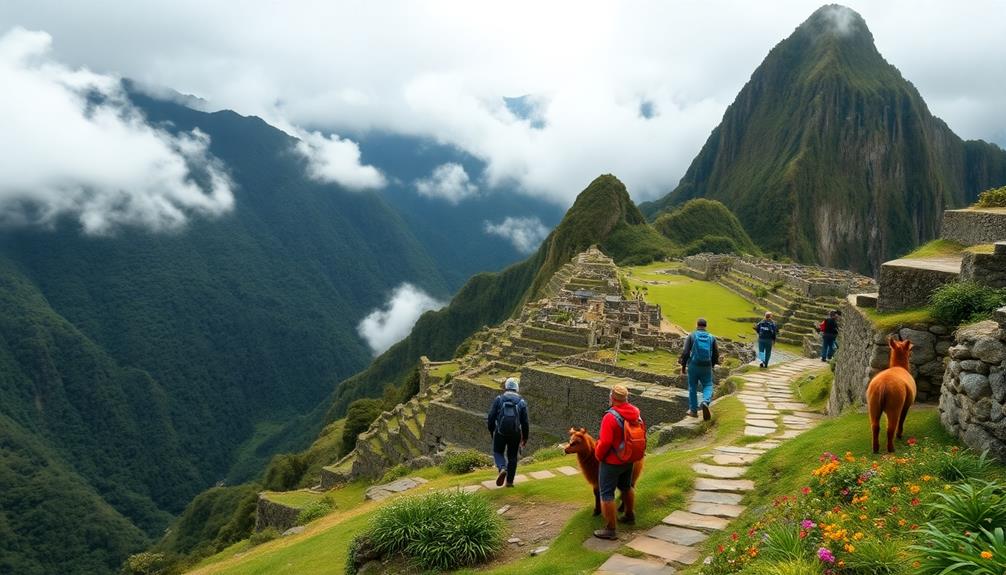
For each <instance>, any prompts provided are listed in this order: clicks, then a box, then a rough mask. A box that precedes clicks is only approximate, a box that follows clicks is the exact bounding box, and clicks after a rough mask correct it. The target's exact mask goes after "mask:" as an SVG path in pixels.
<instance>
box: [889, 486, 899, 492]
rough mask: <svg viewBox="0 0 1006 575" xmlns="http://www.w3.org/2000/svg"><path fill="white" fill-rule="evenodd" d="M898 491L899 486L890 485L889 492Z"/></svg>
mask: <svg viewBox="0 0 1006 575" xmlns="http://www.w3.org/2000/svg"><path fill="white" fill-rule="evenodd" d="M899 491H901V488H900V487H898V486H897V485H892V486H891V493H897V492H899Z"/></svg>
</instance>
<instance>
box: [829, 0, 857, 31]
mask: <svg viewBox="0 0 1006 575" xmlns="http://www.w3.org/2000/svg"><path fill="white" fill-rule="evenodd" d="M821 15H822V16H824V17H825V18H827V20H828V23H829V24H831V32H833V33H834V34H837V35H839V36H847V35H849V34H851V33H852V32H854V31H855V30H856V27H857V22H858V19H857V18H856V13H855V12H853V11H852V10H850V9H849V8H847V7H845V6H840V5H838V4H832V5H830V6H825V7H824V8H822V9H821Z"/></svg>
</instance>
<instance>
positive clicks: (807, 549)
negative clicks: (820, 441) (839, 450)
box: [702, 439, 1006, 575]
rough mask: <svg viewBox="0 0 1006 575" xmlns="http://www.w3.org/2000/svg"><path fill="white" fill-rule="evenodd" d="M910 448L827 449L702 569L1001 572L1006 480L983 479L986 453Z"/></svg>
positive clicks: (708, 574) (1005, 555) (874, 574)
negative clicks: (803, 480) (802, 479)
mask: <svg viewBox="0 0 1006 575" xmlns="http://www.w3.org/2000/svg"><path fill="white" fill-rule="evenodd" d="M909 445H910V446H911V447H910V449H909V451H908V453H907V454H904V455H898V456H894V455H887V456H884V457H882V458H880V459H875V460H871V459H870V458H867V457H859V458H857V457H854V456H853V455H852V454H851V453H846V454H845V455H844V456H842V457H839V456H837V455H834V454H832V453H827V452H826V453H824V454H822V455H821V456H820V458H819V462H820V466H819V467H818V468H817V469H815V470H814V471H813V472H812V474H811V477H809V478H808V481H807V484H806V485H805V486H804V487H803V488H802V489H801V490H800V493H799V494H798V495H784V496H781V497H778V498H776V499H775V500H774V501H773V502H772V505H771V508H770V509H768V510H767V511H766V512H765V513H764V515H763V516H762V517H760V518H759V520H758V521H757V522H755V523H754V524H753V525H752V527H751V528H750V529H749V530H748V531H747V532H746V533H733V534H731V536H730V539H729V540H728V541H726V542H724V543H723V544H720V545H719V546H718V547H717V549H716V552H715V554H714V557H713V561H712V562H711V563H710V564H709V565H706V566H705V567H704V568H703V570H702V573H704V574H705V575H725V574H728V573H742V574H744V575H767V574H787V573H801V574H815V573H819V574H823V575H851V574H857V575H858V574H871V575H908V574H909V573H911V574H915V573H925V574H930V575H937V574H940V573H944V572H946V573H949V572H952V571H944V569H946V568H947V567H950V566H951V565H953V561H966V562H967V563H966V564H968V565H972V564H973V565H974V567H973V568H972V570H969V571H960V572H968V573H996V574H997V575H1001V574H1002V573H1003V572H1004V571H1003V566H1000V564H999V563H998V562H999V561H1004V562H1006V545H1000V540H999V539H997V537H1000V538H1001V529H1000V530H999V535H998V536H997V535H996V532H995V530H994V526H996V525H999V524H1001V523H1002V522H1003V521H1004V520H1006V483H1002V482H1001V481H998V482H996V481H992V482H986V481H983V480H982V479H981V477H989V476H991V475H992V464H991V462H990V461H989V460H988V459H987V458H986V457H984V456H983V455H976V454H974V453H972V452H970V451H968V450H961V449H959V448H957V447H953V448H950V449H943V448H937V447H929V446H920V445H918V444H917V443H916V442H915V441H914V440H911V439H910V440H909ZM962 564H964V563H962ZM1003 565H1006V563H1003ZM986 568H989V569H999V570H998V571H984V570H981V569H986Z"/></svg>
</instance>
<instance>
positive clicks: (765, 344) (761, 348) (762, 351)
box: [754, 311, 779, 369]
mask: <svg viewBox="0 0 1006 575" xmlns="http://www.w3.org/2000/svg"><path fill="white" fill-rule="evenodd" d="M754 330H755V333H757V334H758V358H759V359H760V360H761V363H760V364H758V367H760V368H763V369H764V368H766V367H768V360H769V358H770V357H772V344H774V343H775V338H776V337H777V336H778V335H779V328H778V327H776V325H775V322H774V321H772V312H770V311H767V312H765V319H763V320H761V321H760V322H758V323H756V324H755V326H754Z"/></svg>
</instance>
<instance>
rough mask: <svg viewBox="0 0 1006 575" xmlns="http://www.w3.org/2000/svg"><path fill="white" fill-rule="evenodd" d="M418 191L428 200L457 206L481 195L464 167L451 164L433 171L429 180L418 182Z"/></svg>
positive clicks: (443, 165) (442, 165) (440, 166)
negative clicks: (463, 201) (436, 199)
mask: <svg viewBox="0 0 1006 575" xmlns="http://www.w3.org/2000/svg"><path fill="white" fill-rule="evenodd" d="M416 191H418V192H419V195H421V196H426V197H428V198H442V199H444V200H447V201H448V202H450V203H452V204H457V203H458V202H460V201H461V200H463V199H465V198H470V197H472V196H474V195H476V194H478V193H479V188H478V186H476V185H475V184H473V183H471V180H469V179H468V172H466V171H465V168H464V166H462V165H461V164H455V163H454V162H449V163H446V164H441V165H439V166H437V167H436V168H434V169H433V173H432V174H430V177H429V178H424V179H421V180H416Z"/></svg>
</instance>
